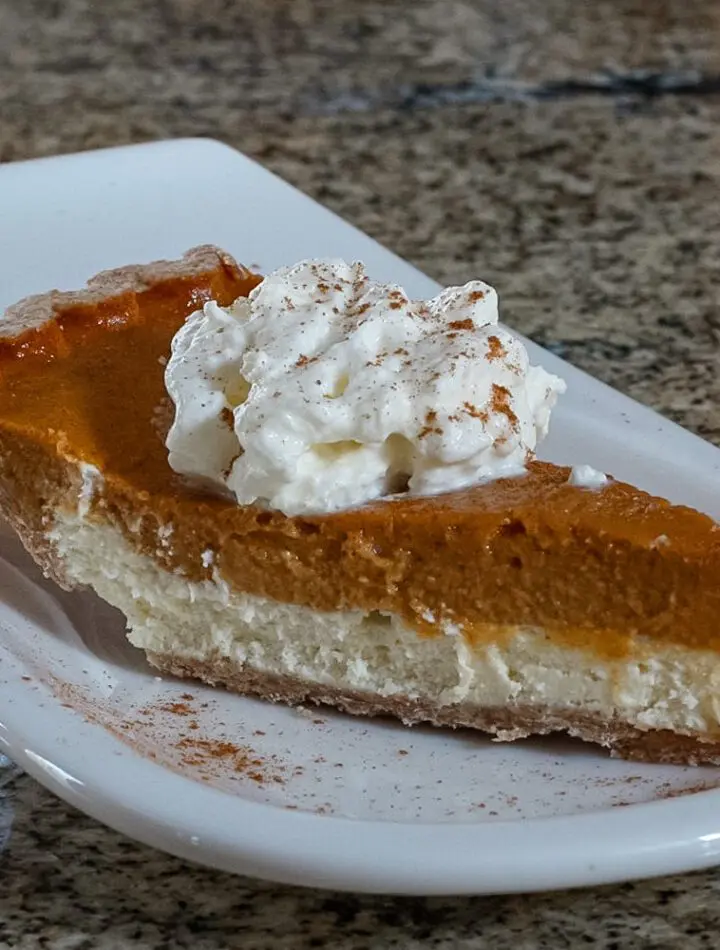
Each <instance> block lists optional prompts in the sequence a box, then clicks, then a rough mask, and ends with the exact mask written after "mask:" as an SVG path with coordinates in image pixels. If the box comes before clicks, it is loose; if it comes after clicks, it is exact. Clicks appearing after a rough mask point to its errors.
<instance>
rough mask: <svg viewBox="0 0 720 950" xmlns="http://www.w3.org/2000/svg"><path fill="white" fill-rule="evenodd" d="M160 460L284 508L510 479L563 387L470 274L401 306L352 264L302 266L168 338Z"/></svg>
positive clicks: (403, 299)
mask: <svg viewBox="0 0 720 950" xmlns="http://www.w3.org/2000/svg"><path fill="white" fill-rule="evenodd" d="M165 381H166V387H167V390H168V393H169V394H170V397H171V398H172V400H173V402H174V404H175V421H174V423H173V425H172V428H171V429H170V432H169V434H168V437H167V447H168V449H169V453H170V454H169V460H170V465H171V466H172V468H173V469H175V470H176V471H178V472H181V473H183V474H186V475H191V476H198V477H201V478H205V479H210V480H211V481H213V482H215V483H217V484H219V485H222V486H224V487H226V488H228V489H230V491H232V492H233V493H234V494H235V496H236V498H237V501H238V504H242V505H245V504H252V503H259V504H263V505H267V506H269V507H272V508H277V509H280V510H281V511H283V512H285V513H286V514H288V515H295V514H302V513H321V512H331V511H337V510H340V509H343V508H348V507H354V506H357V505H361V504H363V503H365V502H369V501H372V500H375V499H379V498H383V497H386V496H389V495H391V494H392V493H393V492H395V491H398V490H404V491H407V492H408V493H409V494H411V495H431V494H437V493H440V492H445V491H452V490H455V489H459V488H464V487H467V486H470V485H473V484H475V483H478V482H481V481H485V480H488V479H493V478H498V477H501V476H507V475H515V474H520V473H521V472H522V471H523V470H524V466H525V462H526V460H527V458H528V456H530V455H532V454H533V452H534V450H535V447H536V445H537V443H538V442H539V441H540V439H542V438H543V437H544V436H545V434H546V432H547V429H548V424H549V419H550V412H551V410H552V407H553V405H554V404H555V401H556V399H557V396H558V394H559V393H561V392H563V391H564V389H565V384H564V383H563V381H562V380H560V379H558V378H557V377H556V376H552V375H551V374H549V373H547V372H546V371H545V370H544V369H542V368H541V367H539V366H532V365H531V364H530V362H529V358H528V354H527V351H526V349H525V347H524V345H523V344H522V342H521V341H520V340H518V339H517V338H516V337H514V336H513V335H512V334H511V333H510V332H509V331H508V330H506V329H505V328H503V327H501V326H499V324H498V306H497V295H496V293H495V291H494V290H493V288H492V287H490V286H488V285H487V284H485V283H483V282H482V281H478V280H476V281H470V282H469V283H467V284H465V285H464V286H462V287H449V288H447V289H445V290H443V291H441V292H440V293H439V294H438V295H437V296H436V297H433V298H431V299H430V300H411V299H410V298H409V297H408V296H407V294H406V293H405V291H404V290H402V289H401V288H400V287H397V286H395V285H392V284H383V283H379V282H377V281H373V280H371V279H370V278H369V277H368V275H367V274H366V273H365V268H364V266H363V265H362V264H361V263H358V262H355V263H346V262H344V261H339V260H317V261H312V260H310V261H303V262H301V263H299V264H296V265H294V266H292V267H284V268H281V269H280V270H277V271H275V272H274V273H272V274H270V275H268V276H267V277H266V278H265V279H264V280H263V281H262V283H260V284H259V285H258V286H257V287H256V288H255V289H254V290H253V291H252V292H251V293H250V295H249V297H241V298H238V299H237V300H236V301H235V302H234V303H233V304H232V305H231V306H229V307H220V306H219V305H218V304H217V303H216V302H214V301H211V302H209V303H207V304H205V306H204V307H203V309H202V310H198V311H196V312H195V313H193V314H192V315H191V316H190V317H189V318H188V320H187V321H186V323H185V324H184V326H183V327H182V328H181V329H180V330H179V331H178V333H177V334H176V336H175V338H174V340H173V343H172V355H171V357H170V360H169V361H168V365H167V367H166V370H165Z"/></svg>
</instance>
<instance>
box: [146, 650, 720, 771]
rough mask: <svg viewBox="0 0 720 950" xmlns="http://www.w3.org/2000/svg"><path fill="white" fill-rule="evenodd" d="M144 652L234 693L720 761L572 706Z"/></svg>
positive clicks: (665, 757) (621, 752)
mask: <svg viewBox="0 0 720 950" xmlns="http://www.w3.org/2000/svg"><path fill="white" fill-rule="evenodd" d="M147 656H148V659H149V661H150V662H151V663H152V664H153V666H156V667H157V668H158V669H159V670H161V671H163V672H164V673H168V674H171V675H172V676H178V677H181V678H190V679H196V680H202V681H203V682H205V683H208V684H209V685H211V686H223V687H225V688H226V689H229V690H231V691H232V692H235V693H241V694H243V695H246V696H257V697H259V698H260V699H264V700H269V701H271V702H276V703H285V704H287V705H291V706H299V705H303V704H305V703H313V704H315V705H326V706H334V707H335V708H336V709H340V710H342V711H343V712H347V713H352V714H353V715H356V716H393V717H394V718H396V719H399V720H400V721H401V722H403V723H404V725H406V726H413V725H417V724H418V723H428V724H430V725H433V726H442V727H445V728H447V727H450V728H453V729H458V728H467V729H476V730H479V731H481V732H486V733H490V734H491V735H493V737H494V739H495V741H497V742H512V741H513V740H515V739H523V738H526V737H527V736H532V735H548V734H549V733H553V732H564V733H567V734H568V735H569V736H572V737H573V738H576V739H582V740H583V741H584V742H591V743H594V744H596V745H601V746H603V747H604V748H606V749H608V750H609V752H610V754H611V755H612V756H613V757H615V758H622V759H630V760H633V761H636V762H653V763H656V764H657V763H662V764H672V765H720V741H715V740H708V739H706V738H704V737H703V736H700V735H694V736H693V735H678V734H677V733H675V732H671V731H670V730H668V729H647V730H643V729H638V728H636V727H634V726H631V725H629V724H628V723H626V722H621V721H610V722H608V721H606V720H605V719H603V718H602V717H599V716H597V717H596V716H592V715H583V714H579V713H576V712H570V711H568V710H567V709H563V710H554V709H552V708H549V707H541V706H531V705H528V704H525V705H516V706H509V707H501V708H500V707H491V706H487V707H483V706H477V705H474V704H469V703H463V704H456V705H450V706H448V705H444V706H443V705H439V704H437V703H433V702H430V701H428V700H418V699H411V698H410V697H407V696H377V695H374V694H367V693H362V692H355V691H347V690H343V689H337V688H334V687H332V686H327V685H324V684H322V683H310V682H306V681H303V680H300V679H296V678H293V677H289V676H275V675H273V674H269V673H263V672H258V671H256V670H252V669H248V668H247V667H241V668H238V667H237V666H236V665H235V664H233V663H232V662H231V661H229V660H227V659H226V658H223V657H220V658H217V659H215V660H213V661H206V662H202V661H199V660H189V659H184V658H181V657H177V656H172V655H169V654H162V655H161V654H157V653H148V654H147Z"/></svg>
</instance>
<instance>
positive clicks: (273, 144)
mask: <svg viewBox="0 0 720 950" xmlns="http://www.w3.org/2000/svg"><path fill="white" fill-rule="evenodd" d="M180 135H206V136H213V137H216V138H220V139H223V140H224V141H226V142H228V143H229V144H231V145H234V146H236V147H237V148H240V149H242V150H244V151H246V152H248V153H249V154H251V155H252V156H254V157H256V158H258V159H259V160H260V161H261V162H263V163H264V164H265V165H267V166H268V167H270V168H271V169H273V170H274V171H276V172H278V173H279V174H280V175H282V176H283V177H285V178H287V179H288V180H289V181H291V182H292V183H293V184H295V185H297V186H298V187H300V188H302V189H303V190H305V191H307V192H308V193H310V194H311V195H313V196H314V197H316V198H318V199H319V200H320V201H322V202H324V203H325V204H327V205H329V206H330V207H332V208H333V209H334V210H336V211H337V212H339V213H340V214H341V215H343V216H344V217H346V218H348V219H349V220H351V221H353V223H355V224H357V225H359V226H360V227H361V228H363V229H365V230H367V231H369V232H370V233H371V234H373V235H374V236H375V237H377V238H379V239H380V240H381V241H382V242H383V243H385V244H386V245H388V246H389V247H391V248H392V249H393V250H395V251H397V252H398V253H400V254H401V255H403V256H405V257H407V258H409V259H410V260H412V261H413V262H414V263H416V264H418V265H419V266H420V267H421V268H423V269H424V270H425V271H427V272H428V273H430V274H432V275H433V276H435V277H437V278H438V279H440V280H447V281H452V280H459V279H463V278H466V277H468V276H471V275H473V276H475V275H481V276H483V277H485V278H486V279H488V280H490V281H491V282H493V283H495V284H496V286H497V287H498V288H499V290H500V293H501V299H502V304H503V310H504V316H505V318H506V320H507V321H508V322H509V323H511V324H512V325H514V326H515V327H517V328H518V329H520V330H523V331H524V332H526V333H528V334H529V335H530V336H532V337H534V338H535V339H536V340H538V341H539V342H541V343H543V344H544V345H546V346H549V347H550V348H552V349H553V350H554V351H555V352H558V353H560V354H561V355H563V356H565V357H567V358H568V359H570V360H571V361H572V362H575V363H577V364H578V365H580V366H582V367H583V368H585V369H587V370H589V371H590V372H591V373H594V374H595V375H597V376H600V377H602V378H603V379H605V380H606V381H608V382H610V383H611V384H613V385H615V386H617V387H619V388H620V389H622V390H624V391H625V392H628V393H629V394H630V395H632V396H634V397H635V398H637V399H640V400H642V401H644V402H646V403H648V404H650V405H652V406H654V407H655V408H657V409H659V410H660V411H661V412H664V413H666V414H668V415H670V416H671V417H673V418H674V419H676V420H677V421H679V422H681V423H682V424H684V425H687V426H688V427H689V428H691V429H693V430H695V431H697V432H699V433H701V434H703V435H705V436H706V437H707V438H710V439H712V440H713V441H715V442H716V443H718V444H720V413H718V411H717V408H716V407H717V406H718V405H720V315H719V313H720V312H719V311H718V296H719V292H720V255H718V253H717V240H718V234H719V233H720V188H719V184H720V183H719V178H720V6H719V5H718V4H717V3H716V2H715V0H685V2H682V0H659V2H657V3H653V4H651V3H646V2H644V0H617V2H612V3H610V2H598V3H593V4H581V3H577V2H575V0H536V2H535V0H442V2H441V0H355V2H352V3H351V2H334V0H316V2H310V0H273V2H268V0H243V2H230V0H155V2H142V0H115V2H114V3H112V4H110V3H107V4H102V3H98V2H95V3H91V2H87V0H67V2H61V0H25V2H24V3H19V2H16V0H0V160H1V161H10V160H14V159H22V158H30V157H35V156H40V155H50V154H54V153H57V152H69V151H75V150H79V149H86V148H97V147H101V146H105V145H115V144H122V143H127V142H133V141H145V140H149V139H153V138H165V137H172V136H180ZM1 218H2V209H1V208H0V221H1ZM719 931H720V874H719V873H715V872H710V873H704V874H696V875H688V876H683V877H675V878H670V879H663V880H661V881H657V882H652V883H639V884H628V885H625V886H622V887H608V888H602V889H597V890H592V891H583V892H578V893H571V894H554V895H542V896H532V897H513V898H484V899H476V900H469V899H457V900H419V899H417V900H408V899H388V898H371V897H352V896H338V895H333V894H329V893H320V892H315V891H301V890H297V889H292V888H286V887H276V886H273V885H270V884H260V883H257V882H251V881H247V880H242V879H237V878H231V877H229V876H227V875H223V874H220V873H214V872H210V871H205V870H201V869H198V868H195V867H192V866H190V865H187V864H184V863H182V862H181V861H178V860H175V859H172V858H168V857H166V856H164V855H162V854H159V853H157V852H153V851H151V850H149V849H147V848H145V847H141V846H139V845H136V844H134V843H132V842H130V841H128V840H127V839H124V838H122V837H120V836H119V835H116V834H114V833H113V832H110V831H108V830H106V829H104V828H102V827H101V826H99V825H98V824H96V823H95V822H93V821H91V820H90V819H87V818H85V817H84V816H82V815H80V814H78V813H77V812H74V811H73V810H71V809H69V808H68V807H66V806H65V805H63V804H62V803H60V802H59V801H57V800H56V799H54V798H53V797H52V796H50V795H49V794H48V793H46V792H45V791H44V790H43V789H41V788H40V787H39V786H38V785H36V784H35V783H34V782H32V781H31V780H30V779H29V778H27V777H26V776H22V775H19V774H17V773H16V771H15V770H14V769H13V768H12V766H10V765H9V764H8V763H6V762H5V763H3V762H2V760H1V759H0V948H5V947H8V948H22V950H30V948H35V947H46V948H52V950H80V948H83V950H84V948H91V947H92V948H94V947H99V948H101V950H111V948H112V950H115V948H120V947H130V946H132V947H139V948H160V947H163V948H175V947H185V946H192V947H194V948H197V950H210V948H225V947H242V948H244V950H256V948H258V950H259V948H265V947H273V948H277V950H279V948H305V947H328V948H333V950H350V948H353V950H360V948H365V947H371V948H378V950H382V948H385V947H388V948H389V947H403V948H421V947H422V948H425V947H428V948H430V947H432V948H439V950H451V948H473V950H480V948H492V950H503V948H506V947H507V948H509V947H513V948H515V950H534V948H543V950H546V948H547V950H562V948H575V947H584V946H588V947H597V948H603V950H611V948H626V947H627V948H630V947H633V948H643V947H649V948H654V950H675V948H677V947H679V946H683V947H684V948H686V950H699V948H706V947H707V948H712V947H715V946H717V945H718V942H717V941H718V936H717V934H718V932H719Z"/></svg>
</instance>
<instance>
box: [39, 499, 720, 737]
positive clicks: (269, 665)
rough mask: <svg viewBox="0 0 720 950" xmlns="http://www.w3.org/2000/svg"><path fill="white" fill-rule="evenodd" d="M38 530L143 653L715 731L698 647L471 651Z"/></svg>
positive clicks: (79, 536)
mask: <svg viewBox="0 0 720 950" xmlns="http://www.w3.org/2000/svg"><path fill="white" fill-rule="evenodd" d="M50 538H51V540H52V542H53V544H54V546H55V548H56V551H57V553H58V554H59V555H60V557H61V558H62V559H63V562H64V565H65V569H66V571H67V574H68V576H69V577H70V579H71V580H73V581H74V582H75V583H78V584H83V585H89V586H90V587H92V588H93V589H94V590H95V591H96V592H97V593H98V594H99V595H100V596H101V597H102V598H103V599H104V600H106V601H108V602H109V603H111V604H113V605H114V606H116V607H118V608H119V609H120V610H122V611H123V613H124V614H125V615H126V617H127V619H128V625H129V637H130V640H131V642H132V643H133V644H135V645H136V646H137V647H140V648H141V649H143V650H145V651H147V652H148V653H149V654H158V655H160V656H164V657H174V658H176V659H180V660H183V661H193V662H195V661H197V662H200V663H206V662H208V661H217V660H219V659H223V660H229V661H230V663H231V664H232V666H233V667H234V668H237V669H238V670H241V669H251V670H253V671H255V672H257V673H267V674H272V675H273V676H287V677H291V678H293V679H295V680H298V681H302V682H306V683H313V684H322V685H324V686H331V687H333V688H334V689H336V690H341V691H347V692H362V693H366V694H370V695H376V696H381V697H392V696H398V697H408V698H410V699H419V700H426V701H430V702H432V703H434V704H437V705H439V706H452V705H455V704H459V703H462V704H466V705H468V704H469V705H470V706H477V707H478V708H496V707H513V706H515V705H517V706H520V705H522V706H531V707H538V708H542V709H552V710H555V711H558V710H560V711H562V710H567V711H568V712H577V713H578V714H583V715H585V714H590V715H593V716H596V717H601V718H603V719H606V720H608V721H609V720H615V721H617V720H619V721H621V722H624V723H627V724H629V725H632V726H635V727H639V728H640V729H670V730H673V731H675V732H679V733H685V734H687V733H701V734H703V733H705V734H708V735H715V734H720V702H719V698H720V657H719V656H718V654H716V653H713V652H711V651H701V650H689V649H687V648H684V647H682V646H677V645H672V644H670V645H665V644H663V645H657V646H655V645H653V644H651V643H648V642H645V643H643V644H639V645H638V648H637V655H636V656H634V657H632V658H630V659H627V658H626V659H606V658H601V657H599V656H597V655H596V654H593V653H592V652H591V651H589V650H583V649H577V648H568V647H566V646H563V645H560V644H557V643H553V642H552V640H551V638H550V637H549V636H548V635H547V634H546V633H545V632H544V631H542V630H538V629H533V628H528V627H518V628H517V630H516V631H515V632H514V634H513V633H511V634H510V635H507V634H505V635H503V637H502V638H499V639H496V641H495V642H494V643H493V642H492V641H491V638H490V637H488V643H487V644H485V645H480V646H476V647H473V646H471V645H470V644H469V643H468V642H467V641H466V640H465V638H463V637H462V636H458V635H449V634H438V635H437V636H435V637H427V636H422V635H419V634H418V633H416V632H415V631H414V630H412V629H410V628H409V627H407V626H406V625H405V624H404V623H403V621H402V620H400V619H399V618H398V617H394V616H384V615H381V614H379V613H376V612H372V613H369V614H366V613H364V612H362V611H359V610H358V611H338V612H318V611H315V610H311V609H309V608H307V607H300V606H296V605H293V604H283V603H278V602H276V601H272V600H267V599H264V598H260V597H253V596H249V595H246V594H238V593H234V592H233V591H231V590H230V589H229V587H228V585H227V584H226V583H225V582H224V581H223V580H222V578H220V577H218V576H216V577H215V579H214V580H212V581H202V582H190V581H188V580H186V579H185V578H183V577H182V576H180V575H178V574H173V573H169V572H167V571H165V570H163V569H161V568H160V567H159V566H158V565H157V564H156V562H155V561H154V560H153V559H152V558H150V557H148V556H147V555H144V554H141V553H138V552H137V551H136V550H134V549H133V547H132V546H131V545H130V544H129V543H128V542H127V541H126V540H125V538H124V537H123V536H122V535H121V534H120V533H119V532H118V531H117V530H116V529H114V528H113V527H111V526H109V525H107V524H104V523H101V522H99V521H97V520H85V519H84V518H83V517H80V516H79V515H78V513H77V512H72V513H59V514H58V515H57V518H56V521H55V524H54V526H53V529H52V531H51V533H50ZM159 543H163V539H162V538H160V539H159ZM207 554H208V558H207V559H206V558H205V557H204V566H208V563H210V558H211V553H210V552H207Z"/></svg>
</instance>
